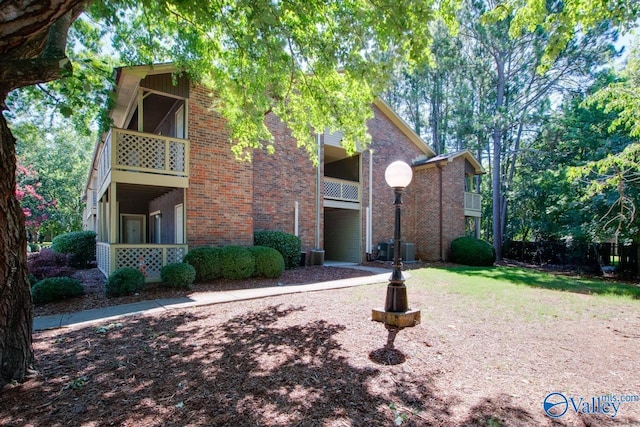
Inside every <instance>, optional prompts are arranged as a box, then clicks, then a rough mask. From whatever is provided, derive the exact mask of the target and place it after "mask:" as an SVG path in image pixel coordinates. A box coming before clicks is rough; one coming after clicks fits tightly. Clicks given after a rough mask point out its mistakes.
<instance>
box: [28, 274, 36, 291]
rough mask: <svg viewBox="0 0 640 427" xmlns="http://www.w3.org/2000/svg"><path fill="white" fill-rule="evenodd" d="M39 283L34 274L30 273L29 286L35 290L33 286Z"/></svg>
mask: <svg viewBox="0 0 640 427" xmlns="http://www.w3.org/2000/svg"><path fill="white" fill-rule="evenodd" d="M36 283H38V278H37V277H36V276H34V275H33V274H31V273H29V286H31V287H32V288H33V286H34V285H35V284H36Z"/></svg>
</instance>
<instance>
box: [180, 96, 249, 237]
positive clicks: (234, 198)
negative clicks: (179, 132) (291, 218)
mask: <svg viewBox="0 0 640 427" xmlns="http://www.w3.org/2000/svg"><path fill="white" fill-rule="evenodd" d="M211 104H212V102H211V98H210V97H209V95H208V92H207V91H206V90H204V89H203V88H201V87H199V86H195V87H192V90H191V93H190V98H189V118H188V131H189V140H190V145H191V153H190V169H191V171H190V179H189V188H188V190H187V242H188V243H189V246H190V247H192V248H193V247H198V246H203V245H226V244H239V245H251V244H253V212H252V200H253V181H252V165H251V163H242V162H238V161H236V160H235V158H234V156H233V154H232V153H231V149H230V145H229V144H230V143H229V132H228V130H227V129H226V127H225V124H224V120H223V119H222V118H221V117H220V116H219V115H218V114H217V113H214V112H212V111H211V109H210V107H211Z"/></svg>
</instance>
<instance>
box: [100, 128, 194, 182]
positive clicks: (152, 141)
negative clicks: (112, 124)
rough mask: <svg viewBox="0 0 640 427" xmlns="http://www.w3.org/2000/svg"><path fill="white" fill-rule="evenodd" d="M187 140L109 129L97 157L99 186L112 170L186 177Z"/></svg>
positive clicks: (187, 173) (187, 162)
mask: <svg viewBox="0 0 640 427" xmlns="http://www.w3.org/2000/svg"><path fill="white" fill-rule="evenodd" d="M188 159H189V140H186V139H180V138H171V137H167V136H162V135H155V134H151V133H143V132H136V131H131V130H124V129H118V128H111V130H110V131H109V133H108V134H107V138H106V139H105V142H104V147H103V148H102V151H101V152H100V157H99V159H98V183H99V186H102V184H103V183H104V180H105V179H106V177H107V176H108V174H109V172H110V171H111V170H112V169H113V170H120V171H128V172H145V173H154V174H160V175H170V176H177V177H188V176H189V161H188Z"/></svg>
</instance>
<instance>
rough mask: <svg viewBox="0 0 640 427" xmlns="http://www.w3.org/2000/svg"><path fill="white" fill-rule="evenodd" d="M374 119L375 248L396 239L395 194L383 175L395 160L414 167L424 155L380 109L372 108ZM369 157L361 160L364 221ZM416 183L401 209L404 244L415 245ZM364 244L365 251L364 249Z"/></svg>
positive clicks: (406, 195)
mask: <svg viewBox="0 0 640 427" xmlns="http://www.w3.org/2000/svg"><path fill="white" fill-rule="evenodd" d="M373 110H374V118H373V119H371V120H370V121H369V123H368V126H369V133H370V134H371V136H372V142H371V147H370V148H371V149H372V150H373V176H372V181H373V182H372V188H373V191H372V192H373V201H372V210H371V217H372V239H371V243H372V244H373V245H374V246H375V245H376V244H377V243H378V242H386V241H388V240H389V239H392V238H393V233H394V221H395V220H394V218H395V210H394V207H393V202H394V195H393V190H392V189H391V188H389V186H388V185H387V183H386V181H385V179H384V172H385V169H386V168H387V166H389V164H390V163H391V162H393V161H395V160H402V161H404V162H406V163H408V164H411V162H412V160H413V159H414V158H416V157H417V156H419V155H422V154H424V153H423V152H422V151H421V150H420V149H419V148H418V147H417V146H416V145H415V144H414V143H413V142H411V141H410V140H409V139H408V138H407V136H406V135H404V134H403V133H402V132H401V131H400V130H399V129H398V128H397V127H396V126H395V125H394V124H393V123H392V122H391V121H390V120H389V119H388V118H387V117H386V116H385V115H384V114H383V113H382V112H381V111H380V109H378V108H377V107H375V106H374V107H373ZM369 156H370V153H369V152H367V153H364V154H363V156H362V177H363V184H362V189H363V198H362V200H363V218H364V210H365V207H366V206H367V204H368V203H369V202H368V201H369ZM415 191H416V182H415V181H412V183H411V184H409V186H408V187H407V189H406V190H405V194H404V195H403V209H402V222H401V231H402V241H404V242H415V241H416V234H415V227H414V224H415V220H416V215H417V213H418V211H417V209H416V207H415V202H414V201H413V200H414V197H415ZM365 227H366V225H365V221H363V229H362V236H363V239H365V238H366V234H365V233H366V230H365ZM364 246H365V245H364V241H363V245H362V247H364Z"/></svg>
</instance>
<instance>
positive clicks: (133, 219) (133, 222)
mask: <svg viewBox="0 0 640 427" xmlns="http://www.w3.org/2000/svg"><path fill="white" fill-rule="evenodd" d="M121 225H122V230H123V235H122V243H129V244H140V243H144V217H142V216H141V215H122V223H121Z"/></svg>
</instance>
